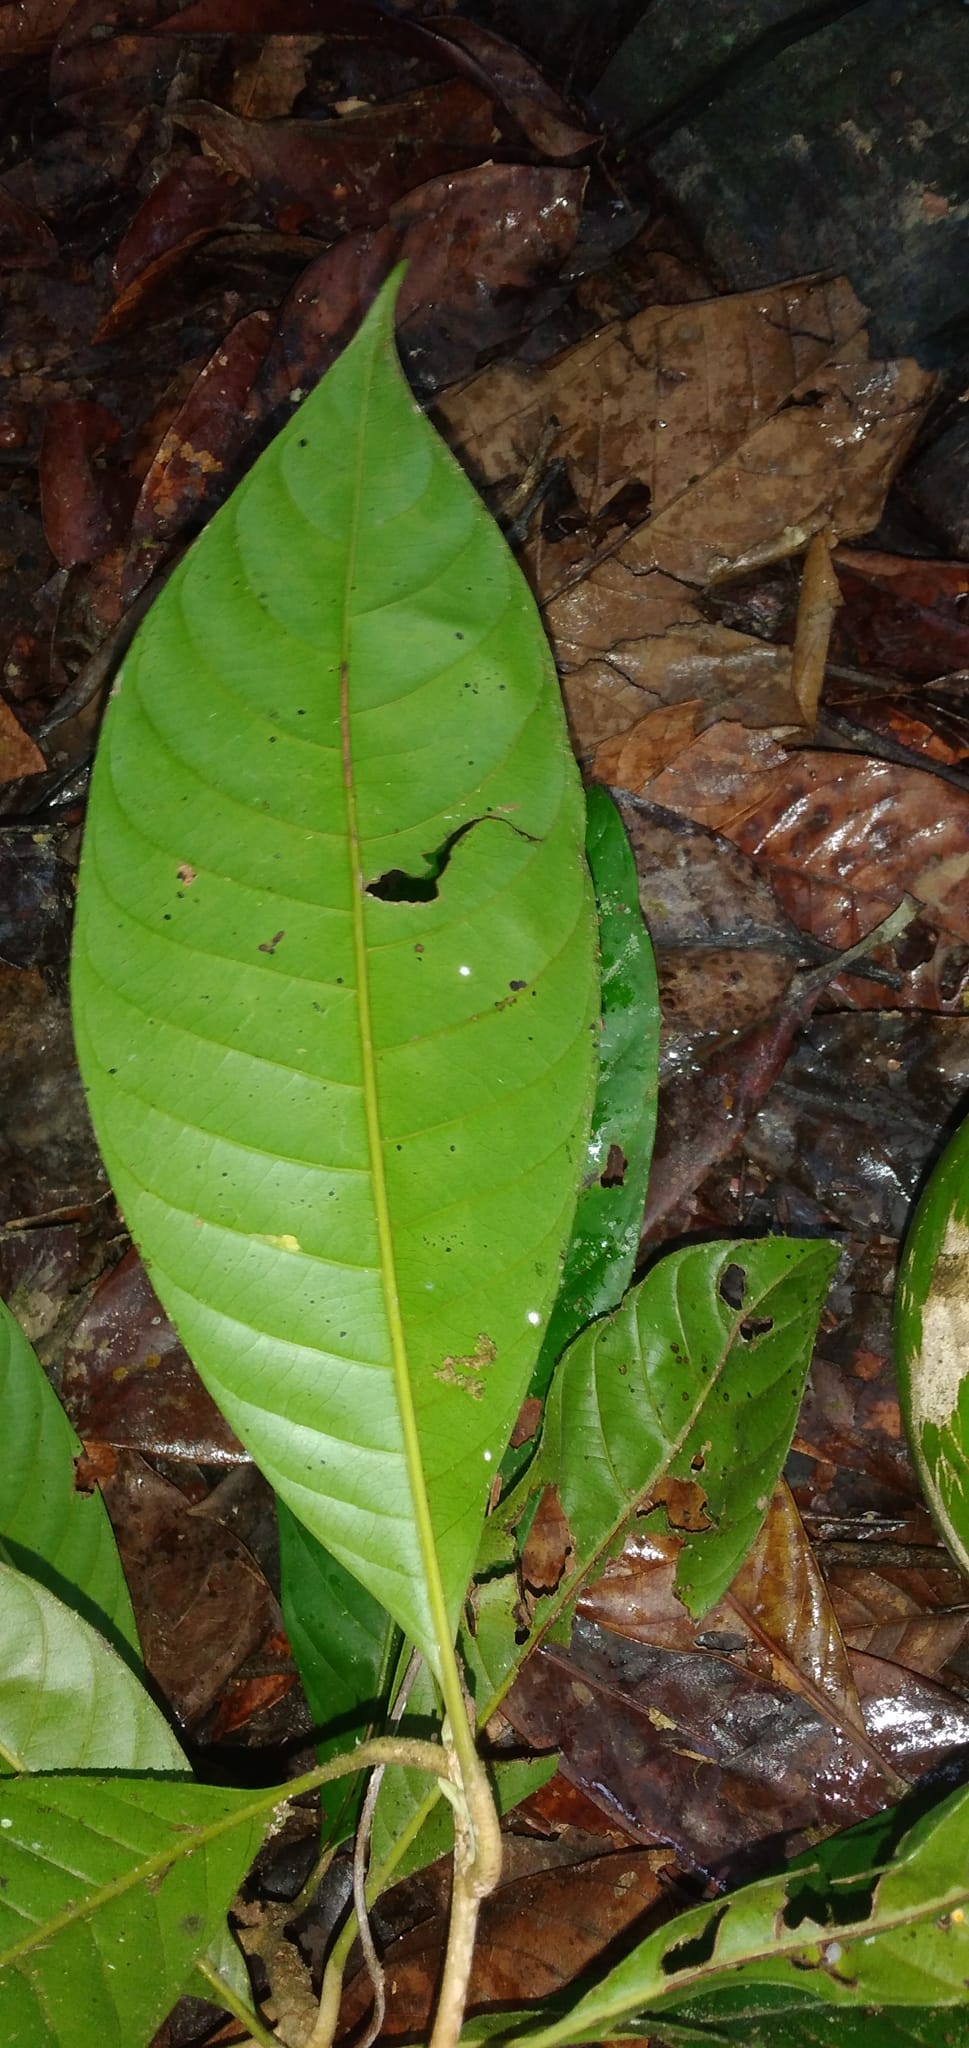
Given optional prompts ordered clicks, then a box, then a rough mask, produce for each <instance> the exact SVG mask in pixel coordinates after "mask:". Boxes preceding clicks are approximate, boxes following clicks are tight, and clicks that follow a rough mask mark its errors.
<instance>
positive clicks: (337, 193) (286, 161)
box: [178, 79, 493, 236]
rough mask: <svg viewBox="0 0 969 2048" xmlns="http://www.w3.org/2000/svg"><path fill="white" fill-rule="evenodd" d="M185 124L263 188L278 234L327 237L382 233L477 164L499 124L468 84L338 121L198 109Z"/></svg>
mask: <svg viewBox="0 0 969 2048" xmlns="http://www.w3.org/2000/svg"><path fill="white" fill-rule="evenodd" d="M178 119H179V121H180V122H181V123H182V124H183V125H184V126H185V127H186V128H191V129H192V131H193V132H194V133H195V134H196V135H197V136H198V137H199V140H200V142H201V144H202V147H203V149H204V150H205V151H206V153H207V155H209V156H210V157H212V158H213V159H214V160H215V161H216V163H218V164H219V165H220V166H221V168H222V169H223V170H224V171H227V172H232V173H234V174H235V175H236V176H237V177H240V178H245V179H246V180H247V181H248V183H249V184H250V185H253V186H254V187H255V188H256V190H257V192H258V194H259V196H260V198H261V200H262V202H263V204H264V206H265V207H266V208H267V210H268V213H269V217H270V219H272V220H273V221H274V223H275V225H276V226H278V227H280V228H282V229H283V230H284V231H285V232H287V233H294V232H299V231H300V230H303V229H307V228H310V229H312V230H313V231H314V232H316V233H320V234H326V235H329V236H336V235H340V234H346V233H347V232H348V231H349V230H350V229H351V228H357V227H365V226H368V225H376V224H377V223H378V222H379V221H380V220H381V218H382V217H383V215H384V214H385V213H386V211H387V208H388V207H389V206H391V205H393V203H394V201H395V200H397V199H399V198H400V197H401V196H402V194H403V193H405V192H408V191H410V189H411V187H412V186H413V185H419V184H421V183H422V182H423V181H424V180H425V179H427V178H435V177H438V176H439V175H440V174H441V173H442V172H444V171H448V170H454V169H457V168H459V167H460V166H461V165H464V164H467V163H469V162H470V161H473V159H474V158H475V157H476V156H477V155H480V153H481V152H482V151H483V150H485V149H487V147H488V144H489V142H490V139H491V134H492V125H493V124H492V108H491V101H490V99H488V98H486V97H485V95H484V94H483V93H481V92H479V91H477V90H476V89H475V87H474V86H472V85H469V84H467V83H466V82H465V81H464V80H463V79H455V80H454V81H453V82H451V83H450V84H447V85H442V86H427V87H425V88H424V89H422V90H421V91H420V92H416V93H411V94H409V95H408V97H407V98H406V99H402V100H394V101H390V102H388V103H386V104H384V105H381V106H374V107H366V108H364V109H362V110H361V111H360V112H358V113H353V114H346V115H344V116H343V118H342V119H340V120H337V121H300V120H290V121H242V120H240V119H239V118H238V116H237V115H235V114H230V113H229V112H227V110H226V109H225V108H223V107H217V106H210V105H206V104H204V103H203V102H201V101H186V102H184V103H183V104H182V105H181V106H180V107H179V109H178Z"/></svg>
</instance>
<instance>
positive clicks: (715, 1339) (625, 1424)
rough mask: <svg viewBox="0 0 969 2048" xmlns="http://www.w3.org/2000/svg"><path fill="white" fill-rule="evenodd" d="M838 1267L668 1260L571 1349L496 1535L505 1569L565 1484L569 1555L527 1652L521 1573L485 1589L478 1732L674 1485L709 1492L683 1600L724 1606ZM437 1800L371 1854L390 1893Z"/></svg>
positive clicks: (787, 1257)
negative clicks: (646, 1507) (524, 1533)
mask: <svg viewBox="0 0 969 2048" xmlns="http://www.w3.org/2000/svg"><path fill="white" fill-rule="evenodd" d="M836 1261H837V1252H836V1250H835V1248H834V1247H833V1246H832V1245H829V1244H827V1243H824V1242H817V1241H811V1240H797V1239H792V1238H763V1239H755V1240H746V1239H738V1240H736V1241H735V1242H732V1243H730V1242H728V1243H726V1244H703V1245H690V1246H688V1247H687V1248H686V1249H685V1250H683V1251H680V1252H674V1253H672V1254H670V1255H669V1256H668V1257H665V1258H663V1259H661V1260H660V1261H659V1262H658V1263H657V1265H655V1266H654V1267H653V1269H652V1271H651V1272H650V1273H648V1274H647V1276H646V1278H645V1280H643V1281H642V1282H641V1283H640V1285H639V1286H638V1287H636V1288H634V1289H633V1290H632V1292H631V1293H630V1294H629V1295H627V1297H626V1300H625V1302H624V1303H623V1305H622V1308H621V1309H619V1310H618V1311H617V1312H616V1314H615V1315H613V1316H610V1317H608V1318H606V1319H605V1320H603V1321H601V1322H599V1323H595V1324H593V1325H592V1327H591V1328H590V1329H588V1330H586V1331H584V1332H583V1334H582V1336H581V1337H578V1338H577V1339H576V1341H575V1343H574V1344H573V1345H572V1346H571V1347H570V1349H569V1351H568V1352H567V1353H566V1356H565V1358H564V1359H563V1360H562V1363H561V1365H560V1366H559V1369H558V1371H557V1373H556V1376H555V1378H554V1380H553V1381H552V1388H551V1393H550V1396H549V1401H548V1406H547V1409H546V1421H545V1430H544V1432H543V1437H542V1444H541V1448H540V1451H539V1454H538V1456H537V1458H536V1459H535V1460H534V1462H533V1463H532V1465H531V1466H530V1467H529V1470H528V1472H527V1473H526V1474H525V1477H524V1479H522V1480H521V1481H520V1482H519V1484H518V1486H517V1487H516V1488H515V1489H514V1491H513V1492H512V1493H511V1494H510V1495H509V1496H508V1499H507V1501H503V1502H502V1504H501V1506H500V1507H499V1509H498V1510H497V1512H496V1514H494V1515H493V1516H492V1517H491V1518H490V1521H489V1523H488V1525H487V1526H488V1529H489V1531H490V1530H495V1532H496V1533H495V1536H494V1540H493V1543H492V1546H491V1547H492V1550H493V1552H494V1557H495V1561H496V1562H498V1561H499V1560H500V1553H501V1550H502V1547H504V1550H505V1554H506V1557H507V1558H508V1560H509V1561H510V1559H511V1557H512V1552H513V1545H512V1538H511V1534H510V1531H511V1530H512V1529H514V1528H515V1526H516V1524H517V1523H518V1521H519V1520H520V1518H521V1517H522V1516H523V1515H525V1514H526V1513H527V1510H528V1508H529V1506H530V1505H531V1503H533V1502H534V1501H536V1500H537V1499H538V1498H539V1496H540V1493H541V1491H542V1489H543V1487H544V1486H545V1485H546V1484H547V1485H551V1486H555V1487H557V1489H558V1492H559V1496H560V1499H561V1501H562V1505H563V1507H564V1509H565V1512H566V1516H567V1519H568V1522H569V1528H570V1533H571V1536H572V1541H573V1544H574V1546H575V1553H574V1557H573V1559H572V1562H571V1564H570V1566H569V1569H568V1570H567V1572H566V1574H565V1575H564V1577H563V1579H562V1581H561V1583H560V1585H559V1586H558V1587H557V1589H556V1591H555V1592H554V1593H553V1594H551V1595H549V1596H548V1597H546V1598H544V1599H541V1600H539V1601H538V1602H537V1603H536V1607H535V1612H534V1621H533V1627H532V1632H531V1634H530V1635H529V1636H528V1638H527V1639H526V1640H521V1630H520V1627H518V1626H517V1623H518V1616H517V1611H516V1610H517V1608H518V1604H519V1591H518V1583H517V1579H516V1577H515V1575H514V1573H513V1572H512V1571H511V1570H509V1569H506V1570H505V1571H504V1572H503V1573H502V1572H501V1571H500V1569H499V1570H497V1571H496V1572H495V1574H494V1575H493V1576H486V1577H484V1578H483V1579H482V1580H481V1582H480V1583H479V1584H478V1585H477V1586H476V1587H475V1589H474V1597H473V1602H472V1607H473V1614H474V1626H473V1632H471V1631H470V1630H466V1631H465V1632H464V1633H463V1635H462V1649H463V1654H464V1660H465V1664H466V1666H467V1668H468V1672H469V1674H470V1680H471V1685H472V1691H473V1694H474V1700H475V1709H476V1713H477V1717H478V1724H479V1726H484V1724H485V1723H486V1722H487V1721H488V1720H489V1719H490V1716H491V1715H492V1714H493V1713H494V1711H495V1709H496V1707H498V1706H499V1705H500V1704H501V1701H502V1699H503V1698H504V1695H505V1693H506V1692H507V1691H508V1688H509V1686H510V1685H511V1684H512V1683H513V1682H514V1679H515V1676H516V1674H517V1672H518V1671H519V1670H520V1668H521V1665H522V1662H523V1660H524V1658H525V1657H526V1656H527V1655H528V1654H529V1652H530V1650H531V1649H533V1648H534V1646H535V1644H536V1642H537V1641H538V1640H539V1639H542V1640H548V1639H549V1638H552V1639H555V1638H561V1637H563V1636H564V1637H566V1638H567V1635H568V1630H569V1626H570V1623H571V1618H572V1611H573V1608H574V1604H575V1600H576V1597H577V1595H578V1592H579V1590H580V1587H581V1586H582V1584H584V1583H585V1582H586V1581H587V1580H588V1579H589V1577H590V1576H591V1574H592V1573H593V1572H594V1571H595V1570H596V1569H597V1568H598V1567H599V1566H600V1565H601V1564H602V1563H604V1562H605V1560H606V1558H607V1557H608V1556H609V1555H611V1554H612V1551H613V1550H614V1548H615V1547H617V1546H618V1545H619V1544H620V1543H621V1542H622V1539H623V1536H624V1534H625V1531H626V1529H627V1527H628V1526H629V1524H630V1523H631V1522H632V1520H633V1518H634V1516H635V1514H636V1511H637V1509H638V1507H639V1506H640V1504H641V1503H642V1501H643V1499H644V1497H646V1496H648V1494H649V1492H650V1490H651V1489H652V1488H654V1487H655V1486H656V1485H657V1483H658V1481H659V1480H661V1479H663V1478H667V1477H682V1478H684V1479H686V1480H687V1481H688V1482H692V1483H694V1484H697V1483H699V1484H702V1485H703V1486H704V1488H705V1489H706V1491H707V1495H708V1503H709V1506H710V1509H711V1510H712V1515H711V1519H712V1527H711V1528H710V1529H709V1530H707V1531H706V1532H705V1533H704V1534H703V1535H702V1536H699V1537H697V1538H696V1539H695V1540H693V1539H691V1541H690V1544H689V1545H688V1547H687V1549H686V1569H685V1573H684V1576H685V1579H686V1585H685V1587H684V1588H683V1589H682V1590H683V1594H684V1598H686V1599H687V1601H688V1604H689V1605H690V1608H691V1611H692V1612H702V1611H703V1610H704V1609H705V1608H706V1607H708V1606H710V1605H712V1604H713V1602H714V1601H715V1600H716V1599H718V1598H719V1596H720V1593H721V1591H722V1590H723V1589H724V1587H725V1586H726V1585H727V1584H729V1581H730V1579H731V1578H732V1577H733V1575H734V1572H735V1571H736V1569H737V1567H738V1565H739V1564H740V1562H741V1560H742V1558H743V1556H744V1555H745V1553H746V1550H747V1549H748V1548H749V1546H750V1544H751V1543H752V1542H753V1539H754V1537H755V1535H756V1533H757V1530H758V1528H759V1527H760V1524H761V1522H762V1520H763V1517H764V1514H765V1513H766V1510H767V1505H768V1502H769V1500H770V1495H771V1493H772V1491H773V1487H774V1483H775V1480H776V1478H777V1475H778V1472H779V1471H780V1468H781V1466H782V1464H783V1462H784V1459H785V1457H786V1455H787V1450H788V1447H789V1445H790V1440H791V1436H792V1434H793V1430H794V1425H795V1422H796V1420H797V1411H798V1405H799V1402H800V1398H801V1393H802V1389H803V1386H804V1379H805V1375H806V1373H807V1369H808V1365H809V1363H810V1359H811V1352H812V1349H813V1345H814V1333H815V1330H816V1327H817V1321H818V1317H819V1315H820V1312H821V1308H822V1306H823V1303H824V1297H825V1294H826V1292H827V1288H828V1284H829V1282H830V1279H831V1274H832V1272H833V1270H834V1266H835V1264H836ZM700 1458H702V1460H703V1466H702V1469H695V1468H694V1463H693V1461H694V1459H700ZM399 1775H400V1774H398V1773H395V1774H394V1776H395V1779H396V1778H397V1777H398V1776H399ZM439 1796H440V1795H439V1794H438V1793H437V1792H436V1791H434V1790H428V1789H427V1788H426V1787H424V1788H421V1787H420V1786H419V1785H418V1784H417V1782H416V1780H415V1782H414V1787H413V1797H414V1800H415V1801H416V1802H417V1804H418V1808H419V1810H417V1811H415V1808H414V1806H413V1804H411V1805H407V1806H405V1805H404V1800H403V1794H402V1793H401V1792H399V1791H398V1792H397V1793H396V1794H394V1793H392V1794H391V1797H395V1798H396V1799H397V1801H398V1804H399V1810H400V1815H401V1827H402V1830H404V1832H403V1833H402V1838H401V1842H399V1843H397V1844H396V1845H395V1844H394V1842H393V1839H392V1830H391V1826H390V1819H389V1815H385V1820H384V1827H383V1831H382V1832H381V1833H380V1836H379V1840H378V1839H377V1838H376V1837H375V1844H374V1871H375V1882H376V1884H377V1885H378V1886H380V1887H381V1888H382V1886H383V1884H384V1883H385V1882H386V1880H387V1878H388V1877H389V1875H390V1873H391V1871H392V1870H393V1869H395V1868H396V1866H397V1860H398V1857H400V1856H402V1855H404V1853H405V1852H406V1858H407V1862H408V1865H409V1866H410V1867H413V1863H414V1862H415V1861H416V1857H415V1856H412V1853H411V1843H412V1841H414V1839H415V1838H416V1836H417V1834H418V1832H419V1830H420V1828H421V1827H422V1826H423V1825H424V1823H425V1822H426V1821H427V1819H428V1816H429V1815H430V1813H431V1811H432V1809H433V1807H434V1805H435V1802H436V1801H437V1799H438V1798H439ZM378 1817H379V1811H378ZM428 1839H431V1838H430V1836H429V1837H428ZM435 1839H436V1838H435Z"/></svg>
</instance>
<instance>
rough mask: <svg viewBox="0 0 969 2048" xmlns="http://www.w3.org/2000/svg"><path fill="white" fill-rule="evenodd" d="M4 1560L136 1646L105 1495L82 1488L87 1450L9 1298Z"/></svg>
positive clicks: (3, 1321) (0, 1463)
mask: <svg viewBox="0 0 969 2048" xmlns="http://www.w3.org/2000/svg"><path fill="white" fill-rule="evenodd" d="M0 1409H2V1413H3V1428H2V1430H0V1557H3V1558H5V1559H6V1561H7V1562H8V1563H9V1564H13V1565H16V1566H17V1567H18V1569H19V1570H20V1571H23V1572H27V1573H28V1574H29V1576H30V1577H31V1578H34V1579H38V1580H40V1581H41V1582H42V1584H43V1585H45V1586H48V1587H49V1588H50V1590H51V1592H53V1593H56V1594H58V1596H59V1597H60V1598H61V1599H62V1600H66V1601H67V1603H68V1605H69V1606H71V1607H75V1608H76V1609H77V1611H78V1613H79V1614H83V1616H84V1617H85V1620H87V1621H89V1622H91V1623H93V1625H94V1627H95V1628H97V1629H100V1630H101V1632H102V1634H104V1635H105V1636H106V1637H107V1638H108V1640H109V1641H110V1642H112V1643H113V1644H114V1646H115V1648H116V1649H119V1650H121V1651H122V1653H123V1654H124V1653H125V1652H127V1653H129V1656H130V1654H131V1653H132V1652H133V1653H134V1656H133V1658H132V1659H131V1661H133V1662H136V1663H137V1665H138V1666H139V1667H140V1663H141V1656H140V1650H139V1644H138V1632H137V1629H136V1627H135V1618H134V1614H133V1613H132V1609H131V1600H130V1598H129V1595H128V1588H127V1586H126V1585H125V1581H124V1573H123V1572H122V1569H121V1564H120V1561H119V1558H118V1550H117V1545H116V1543H115V1540H114V1534H113V1531H112V1528H111V1524H110V1522H109V1521H108V1517H107V1514H106V1512H105V1507H104V1502H103V1501H102V1499H101V1495H100V1494H99V1493H97V1492H94V1493H80V1492H78V1490H77V1487H76V1486H75V1474H74V1460H75V1458H76V1457H78V1456H79V1455H80V1453H81V1450H82V1449H83V1446H82V1444H81V1440H80V1438H79V1437H77V1436H75V1434H74V1431H73V1429H72V1428H71V1425H70V1423H69V1422H68V1419H67V1416H66V1415H65V1413H64V1410H63V1408H62V1407H61V1404H60V1402H59V1400H58V1399H57V1395H56V1394H55V1393H54V1390H53V1387H52V1386H51V1385H50V1382H49V1380H48V1378H47V1375H46V1373H45V1372H44V1370H43V1368H42V1367H41V1365H40V1364H39V1363H38V1360H37V1357H36V1354H35V1352H34V1350H33V1348H32V1346H31V1345H30V1344H28V1342H27V1339H26V1337H25V1336H24V1334H23V1331H22V1330H21V1328H20V1325H19V1323H17V1322H16V1321H15V1320H14V1317H13V1316H12V1315H11V1313H10V1310H9V1309H8V1308H6V1307H5V1306H4V1304H3V1302H0Z"/></svg>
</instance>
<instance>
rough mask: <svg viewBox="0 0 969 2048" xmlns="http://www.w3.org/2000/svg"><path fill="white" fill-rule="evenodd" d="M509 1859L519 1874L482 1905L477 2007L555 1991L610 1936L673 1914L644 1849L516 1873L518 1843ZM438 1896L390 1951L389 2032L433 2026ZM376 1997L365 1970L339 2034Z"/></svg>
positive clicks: (441, 1929) (350, 1993) (474, 1990)
mask: <svg viewBox="0 0 969 2048" xmlns="http://www.w3.org/2000/svg"><path fill="white" fill-rule="evenodd" d="M508 1862H510V1863H511V1874H510V1875H509V1876H508V1877H506V1879H505V1880H504V1881H503V1882H502V1883H501V1885H500V1886H499V1888H498V1890H497V1891H496V1892H494V1893H493V1894H492V1896H491V1898H489V1899H486V1900H485V1902H484V1904H483V1906H482V1909H481V1917H480V1920H479V1923H478V1942H477V1947H476V1949H475V1957H474V1964H473V1968H472V1975H471V1986H470V1994H469V1999H468V2010H469V2012H476V2011H480V2010H481V2009H482V2008H485V2007H488V2006H493V2005H503V2004H505V2005H506V2004H509V2003H516V2002H519V2001H521V2000H522V1999H523V1998H525V1999H528V2000H529V2001H530V2000H532V1999H535V1998H543V1997H547V1996H550V1995H551V1994H552V1993H553V1992H555V1991H558V1990H560V1989H561V1988H562V1986H563V1985H566V1984H569V1983H571V1982H572V1980H573V1978H575V1977H577V1976H578V1975H579V1973H580V1971H581V1970H583V1969H585V1968H586V1967H587V1966H588V1964H589V1963H590V1962H592V1961H593V1960H594V1958H595V1957H596V1956H597V1955H600V1954H601V1952H602V1950H603V1948H604V1947H606V1946H607V1944H608V1943H610V1942H612V1941H615V1940H617V1939H618V1938H619V1937H620V1936H622V1935H624V1934H626V1933H627V1931H628V1930H629V1929H631V1928H633V1927H636V1928H637V1932H638V1931H640V1923H641V1931H642V1932H644V1933H645V1932H646V1931H647V1929H648V1927H649V1926H651V1925H652V1924H653V1922H654V1920H655V1919H656V1917H657V1914H658V1915H659V1916H660V1917H663V1918H665V1917H666V1912H667V1908H666V1900H665V1894H664V1891H663V1888H662V1885H661V1883H660V1879H659V1877H658V1876H657V1873H656V1869H655V1866H654V1861H653V1858H652V1857H651V1855H650V1853H649V1852H648V1851H646V1850H638V1851H637V1850H630V1849H621V1850H618V1851H616V1852H615V1853H613V1854H612V1855H596V1856H591V1857H588V1858H587V1859H586V1860H585V1861H583V1862H580V1863H569V1864H566V1865H565V1866H564V1867H560V1868H553V1869H546V1870H538V1871H536V1872H535V1874H534V1875H523V1876H516V1875H514V1874H513V1873H514V1854H513V1851H512V1852H510V1853H509V1856H508ZM427 1875H428V1877H430V1875H431V1873H428V1874H427ZM428 1889H429V1888H428ZM436 1904H437V1899H436V1896H435V1894H434V1892H430V1893H429V1896H428V1898H427V1908H428V1910H427V1913H426V1917H425V1918H424V1920H423V1921H420V1922H418V1924H417V1925H416V1926H415V1927H414V1928H413V1929H412V1930H410V1931H409V1932H407V1933H406V1934H403V1935H401V1936H399V1937H398V1939H397V1940H396V1941H392V1942H391V1943H390V1944H389V1946H388V1947H387V1949H386V1951H385V1953H384V1958H383V1960H384V1968H385V1971H386V1975H387V1982H388V2002H387V2017H386V2020H385V2022H384V2026H383V2028H382V2030H381V2038H382V2039H383V2038H386V2039H388V2040H396V2039H398V2038H399V2037H400V2036H401V2035H404V2034H423V2032H424V2031H425V2029H426V2026H427V2023H428V2017H429V2012H430V2007H431V2004H432V2000H433V1995H434V1987H435V1984H436V1981H437V1976H438V1971H439V1967H440V1959H441V1954H442V1949H443V1942H444V1935H445V1921H444V1918H443V1913H442V1912H440V1911H438V1912H437V1913H434V1911H433V1908H434V1906H435V1905H436ZM371 2002H372V1997H371V1991H370V1984H369V1979H368V1977H367V1975H366V1972H365V1971H363V1970H361V1971H359V1972H358V1973H357V1974H355V1975H354V1976H353V1977H352V1978H351V1979H350V1980H349V1982H348V1984H347V1989H346V1992H345V1995H344V2000H343V2005H342V2008H341V2014H340V2033H341V2038H342V2037H343V2035H346V2034H349V2032H350V2029H351V2028H353V2027H355V2026H356V2025H357V2024H358V2023H359V2022H360V2020H362V2019H363V2018H364V2017H365V2015H366V2013H367V2012H368V2011H369V2009H370V2006H371Z"/></svg>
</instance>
